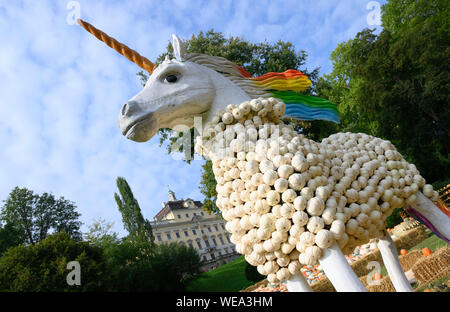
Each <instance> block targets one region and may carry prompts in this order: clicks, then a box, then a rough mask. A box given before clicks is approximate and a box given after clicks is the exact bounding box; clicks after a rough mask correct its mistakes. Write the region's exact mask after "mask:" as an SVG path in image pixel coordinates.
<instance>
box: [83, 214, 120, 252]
mask: <svg viewBox="0 0 450 312" xmlns="http://www.w3.org/2000/svg"><path fill="white" fill-rule="evenodd" d="M113 226H114V222H107V221H106V220H105V219H103V218H99V219H98V220H95V221H94V222H93V223H92V224H91V225H90V226H88V232H86V233H84V234H83V238H84V240H85V241H87V242H88V243H89V244H91V245H93V246H98V247H104V246H105V245H110V244H115V243H118V242H119V235H118V234H117V233H116V232H112V231H111V228H112V227H113Z"/></svg>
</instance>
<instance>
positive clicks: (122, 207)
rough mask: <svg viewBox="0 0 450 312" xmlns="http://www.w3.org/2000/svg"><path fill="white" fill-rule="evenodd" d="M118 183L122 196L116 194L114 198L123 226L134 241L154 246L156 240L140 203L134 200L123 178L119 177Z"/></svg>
mask: <svg viewBox="0 0 450 312" xmlns="http://www.w3.org/2000/svg"><path fill="white" fill-rule="evenodd" d="M116 182H117V188H118V189H119V193H120V196H119V195H118V194H117V193H114V198H115V200H116V203H117V206H118V208H119V211H120V213H121V214H122V222H123V226H124V228H125V229H126V230H127V231H128V233H129V237H130V238H131V239H132V240H140V241H145V242H149V243H152V244H153V243H154V241H155V238H154V236H153V231H152V226H151V224H150V221H148V220H147V219H145V218H144V216H143V215H142V212H141V208H140V207H139V203H138V201H137V200H136V198H134V195H133V192H132V191H131V188H130V186H129V185H128V182H127V181H126V180H125V178H122V177H118V178H117V180H116Z"/></svg>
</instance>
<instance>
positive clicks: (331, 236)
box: [82, 22, 450, 291]
mask: <svg viewBox="0 0 450 312" xmlns="http://www.w3.org/2000/svg"><path fill="white" fill-rule="evenodd" d="M83 23H84V22H83ZM85 24H86V23H85ZM82 25H83V27H85V28H86V29H88V28H87V26H86V25H84V24H82ZM88 30H89V31H90V32H93V33H94V31H93V30H92V29H88ZM97 37H98V36H97ZM173 39H174V40H173V46H174V53H175V59H173V60H169V59H166V60H165V61H164V62H163V63H162V64H160V65H159V66H158V67H156V69H154V70H153V73H151V76H150V77H149V79H148V81H147V83H146V85H145V87H144V89H143V90H142V91H141V92H140V93H138V94H137V95H136V96H134V97H133V98H132V99H130V100H129V101H128V102H127V103H126V104H125V105H124V106H123V107H122V109H121V110H120V113H119V127H120V130H121V132H122V134H123V135H124V136H126V137H127V138H128V139H131V140H134V141H137V142H145V141H148V140H149V139H151V138H152V137H153V136H154V135H155V134H156V132H157V131H158V129H161V128H171V129H175V130H179V129H180V128H184V129H190V128H192V127H193V126H194V118H195V117H198V118H201V120H202V124H203V125H205V127H204V128H205V131H203V133H201V135H200V136H199V137H198V138H197V145H196V151H197V152H198V153H200V154H202V155H203V156H205V157H207V158H210V159H211V160H212V161H213V169H214V173H215V176H216V180H217V182H218V202H217V205H218V207H219V208H220V209H221V210H222V213H223V216H224V218H225V219H226V220H227V221H228V223H227V229H228V230H229V231H230V233H232V238H233V239H232V240H233V241H234V243H236V248H237V250H238V251H239V252H241V253H243V254H245V255H246V259H247V261H249V262H250V263H252V264H253V265H256V266H258V270H259V271H260V272H261V273H263V274H267V275H268V276H269V275H270V274H272V275H270V276H271V278H270V279H271V280H272V281H276V280H285V279H287V280H288V288H289V290H290V291H311V289H310V287H309V285H308V284H307V282H306V281H305V279H304V278H303V276H302V274H301V273H300V269H299V268H300V264H311V263H315V262H317V261H318V262H319V263H320V264H321V265H322V267H323V269H324V272H325V274H326V275H327V276H328V278H329V279H330V281H331V282H332V284H333V285H334V286H335V288H336V289H337V290H338V291H365V288H364V286H363V285H362V284H361V282H360V281H359V279H358V277H357V276H356V274H355V273H354V272H353V271H352V270H351V267H350V266H349V264H348V263H347V261H346V259H345V257H344V255H343V254H342V252H341V248H344V251H349V248H351V247H354V245H355V244H356V243H358V242H361V243H363V242H365V241H367V240H368V239H369V238H372V237H377V238H378V239H379V242H378V247H379V249H380V251H381V253H382V256H383V260H384V263H385V265H386V267H387V269H388V273H389V275H390V277H391V280H392V282H393V284H394V286H395V288H396V290H397V291H411V290H412V288H411V286H410V284H409V283H408V281H407V279H406V277H405V276H404V273H403V271H402V268H401V266H400V263H399V261H398V258H397V251H396V249H395V245H394V244H393V242H392V240H391V238H390V236H389V234H387V232H385V231H384V221H385V219H386V217H387V216H388V215H389V213H390V212H391V211H392V209H393V208H395V207H396V206H398V207H401V206H403V205H407V206H408V207H409V206H412V207H414V209H411V211H416V212H418V215H419V214H420V217H421V218H422V221H426V222H428V223H429V224H430V225H431V226H432V229H433V230H434V231H435V232H437V233H438V234H439V235H440V236H441V237H442V238H444V239H446V240H447V241H448V239H449V237H450V222H449V219H448V217H447V216H446V215H445V214H444V213H442V212H441V211H440V210H439V209H438V208H437V207H436V206H435V205H434V204H433V203H432V202H431V201H430V199H429V198H433V199H435V198H436V196H437V192H434V191H433V190H432V188H431V190H430V186H429V185H427V184H425V180H424V179H423V178H422V177H421V176H420V174H419V173H418V171H417V169H415V166H414V165H410V164H407V163H406V162H405V161H404V160H403V158H402V157H401V155H400V154H399V153H398V152H396V151H395V148H394V147H393V146H392V144H390V142H388V141H383V140H381V139H377V138H373V137H370V136H367V135H365V134H358V135H356V134H355V135H350V134H335V135H333V136H330V138H328V139H324V140H323V141H322V143H316V142H313V141H311V140H308V139H306V138H304V137H303V136H301V135H299V134H298V133H295V131H293V129H292V127H291V128H290V127H289V126H287V125H284V123H283V122H282V121H281V120H280V118H281V117H282V116H283V115H284V114H285V113H286V115H289V116H292V117H295V118H300V119H306V120H312V119H325V120H330V121H334V122H338V121H339V118H338V115H337V110H336V108H335V107H334V106H333V104H332V103H330V102H328V101H326V100H323V99H319V98H314V97H306V96H303V95H300V94H298V92H299V91H302V90H305V89H306V88H308V87H309V85H310V81H309V80H308V79H307V77H306V76H305V75H303V74H302V73H300V72H298V71H287V72H285V73H269V74H266V75H263V76H261V77H256V78H253V77H251V76H250V75H249V74H248V73H247V72H246V71H245V70H243V69H242V68H240V67H239V66H237V65H235V64H234V63H232V62H230V61H228V60H226V59H223V58H219V57H212V56H207V55H202V54H195V53H194V54H187V53H186V51H185V48H184V45H183V43H182V42H181V41H180V40H179V39H178V38H177V37H176V36H174V37H173ZM102 40H103V39H102ZM104 41H105V42H106V43H107V44H108V42H107V40H106V39H105V40H104ZM108 45H109V44H108ZM116 50H119V49H116ZM122 50H123V48H122ZM134 52H135V51H134ZM120 53H122V52H120ZM122 54H125V53H122ZM151 68H154V67H151ZM274 90H275V91H274ZM272 126H278V129H279V131H280V133H279V134H278V133H277V132H276V131H272V130H270V129H272V128H271V127H272ZM264 129H265V130H264ZM199 130H200V132H201V131H202V130H203V129H199ZM261 131H262V132H261ZM249 137H251V138H250V139H249ZM247 139H248V140H249V141H248V142H246V141H245V140H247ZM377 144H378V145H380V147H379V148H378V150H377V149H376V145H377ZM355 146H356V147H357V148H356V147H355ZM275 147H276V148H277V149H278V151H275V150H274V151H272V150H273V149H275ZM346 149H347V150H348V153H347V152H346ZM352 153H353V154H352ZM250 155H251V156H250ZM353 160H354V161H355V164H354V165H353V166H352V163H353ZM383 162H384V163H385V164H384V165H383ZM339 167H342V168H341V169H339ZM380 168H381V169H380ZM383 168H384V169H383ZM386 168H388V169H389V172H387V169H386ZM401 170H403V171H401ZM269 171H270V172H269ZM344 171H345V172H344ZM263 172H264V175H265V172H269V174H268V175H272V176H273V179H272V180H271V181H272V182H273V183H272V182H270V183H269V182H268V183H265V182H264V183H263V182H262V181H263V179H265V178H266V177H265V176H264V177H263V174H262V173H263ZM400 172H401V174H400ZM406 173H408V174H409V175H408V178H407V177H406V175H407V174H406ZM400 176H401V177H402V178H401V179H403V180H402V181H401V182H399V181H400V180H401V179H399V177H400ZM403 176H404V178H403ZM357 177H358V179H356V178H357ZM359 177H362V178H361V179H359ZM386 177H389V178H386ZM291 178H292V181H291ZM276 179H278V180H280V181H279V183H278V186H277V185H276V182H275V180H276ZM278 180H277V181H278ZM281 180H285V181H281ZM344 180H345V181H344ZM382 180H383V181H384V182H383V181H382ZM405 180H406V182H405ZM264 181H265V180H264ZM287 181H289V182H287ZM355 181H359V182H358V183H356V184H354V183H353V182H355ZM283 183H284V184H286V187H283V190H280V189H281V188H282V187H281V186H280V185H282V184H283ZM405 183H406V184H405ZM361 185H363V186H361ZM405 185H408V188H406V187H405ZM409 185H411V187H409ZM366 186H367V187H368V186H370V187H371V188H367V187H366ZM364 187H366V188H365V189H363V188H364ZM390 187H391V188H394V189H393V190H394V191H395V192H394V191H391V190H390V189H389V188H390ZM355 188H356V189H357V190H358V191H359V190H360V192H359V193H358V191H356V190H355ZM419 188H420V189H421V190H422V192H423V193H424V194H425V195H426V196H424V195H423V194H422V192H420V190H419ZM319 189H320V191H319ZM366 189H367V192H366V193H369V195H367V194H365V193H364V192H365V191H366ZM355 192H356V193H355ZM361 192H362V193H361ZM391 193H392V194H391ZM364 194H365V195H364ZM371 194H372V195H371ZM367 196H369V197H373V198H374V199H373V200H372V201H371V203H369V202H368V201H367V198H366V199H364V197H367ZM297 198H299V199H298V200H297V202H295V201H294V199H297ZM332 198H334V199H332ZM347 202H348V203H347ZM366 202H367V204H366ZM350 203H354V204H355V206H350ZM381 203H383V204H381ZM385 203H386V204H385ZM364 205H365V206H364ZM369 205H370V206H369ZM383 205H384V206H383ZM366 206H367V207H370V210H367V209H369V208H367V207H366ZM363 207H364V208H363ZM327 209H328V210H327ZM333 209H334V210H333ZM364 209H366V210H367V213H369V214H370V220H372V221H368V220H367V217H368V216H367V215H366V214H365V213H364V211H363V212H361V211H362V210H364ZM306 211H307V212H308V213H306ZM325 211H327V212H328V213H329V216H325ZM333 211H334V212H333ZM371 212H374V213H371ZM295 214H296V215H295ZM333 214H334V215H333ZM360 214H361V217H360V219H361V220H359V219H358V220H359V221H354V222H349V220H350V219H352V217H354V218H356V216H358V217H359V215H360ZM363 214H364V215H365V216H363ZM294 215H295V216H294ZM302 218H303V219H302ZM243 219H245V220H244V221H243ZM363 219H364V220H363ZM279 220H281V221H279ZM313 220H314V221H313ZM324 220H325V221H324ZM352 220H353V219H352ZM355 220H356V219H355ZM355 222H356V223H355ZM358 222H359V223H358ZM350 223H352V224H350ZM300 224H301V225H300ZM366 225H367V227H366ZM369 225H372V226H369ZM294 227H296V229H297V230H296V231H294V232H293V233H291V232H290V231H291V230H290V229H291V228H294ZM260 229H261V231H259V232H260V233H258V230H260ZM306 229H307V230H306ZM263 230H264V231H263ZM308 231H309V232H311V233H310V234H311V235H304V236H308V237H307V238H305V239H306V240H305V239H301V234H302V233H303V232H308ZM352 240H353V241H352ZM317 245H318V246H321V247H320V248H319V247H317ZM269 262H270V264H269V265H266V263H269ZM291 263H293V264H292V265H291ZM279 272H281V273H279ZM273 274H275V275H273Z"/></svg>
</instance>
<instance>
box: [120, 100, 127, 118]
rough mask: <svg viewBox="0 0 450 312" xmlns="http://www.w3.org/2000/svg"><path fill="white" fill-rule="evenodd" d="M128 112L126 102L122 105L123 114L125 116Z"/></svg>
mask: <svg viewBox="0 0 450 312" xmlns="http://www.w3.org/2000/svg"><path fill="white" fill-rule="evenodd" d="M127 112H128V103H125V105H124V106H123V107H122V110H121V114H122V116H125V115H126V114H127Z"/></svg>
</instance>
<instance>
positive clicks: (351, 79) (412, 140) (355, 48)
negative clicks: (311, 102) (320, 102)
mask: <svg viewBox="0 0 450 312" xmlns="http://www.w3.org/2000/svg"><path fill="white" fill-rule="evenodd" d="M449 8H450V4H449V3H448V1H441V0H431V1H429V0H417V1H401V0H391V1H388V2H387V3H386V4H385V5H384V6H383V7H382V11H383V15H382V21H383V30H382V31H381V33H380V34H379V35H375V34H374V33H373V31H371V30H369V29H365V30H363V31H362V32H360V33H358V34H357V35H356V37H355V38H354V39H351V40H349V41H347V42H343V43H341V44H340V45H339V46H338V47H337V48H336V49H335V50H334V51H333V53H332V55H331V60H332V61H333V71H332V72H331V74H330V75H324V77H322V78H321V79H319V81H318V83H317V88H316V90H318V93H319V95H320V96H322V97H326V98H328V99H329V100H330V101H332V102H335V103H337V104H338V107H339V110H340V112H341V121H342V127H341V130H342V131H352V132H366V133H369V134H371V135H374V136H377V137H381V138H385V139H388V140H390V141H392V142H393V143H394V145H395V146H396V147H397V149H398V150H399V152H400V153H402V154H403V156H404V157H405V158H406V160H408V161H409V162H412V163H414V164H416V166H417V167H418V169H419V170H420V171H421V174H422V175H423V176H424V177H425V178H426V179H427V180H429V181H436V180H444V179H445V178H448V176H449V174H450V157H449V155H450V145H449V144H448V142H450V130H449V129H450V107H449V105H448V103H449V92H448V90H449V87H450V86H449V82H450V73H449V70H448V55H449V52H450V49H449V40H450V36H449V31H450V28H449V27H448V26H449V25H448V23H449V22H448V12H449V11H450V9H449Z"/></svg>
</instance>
